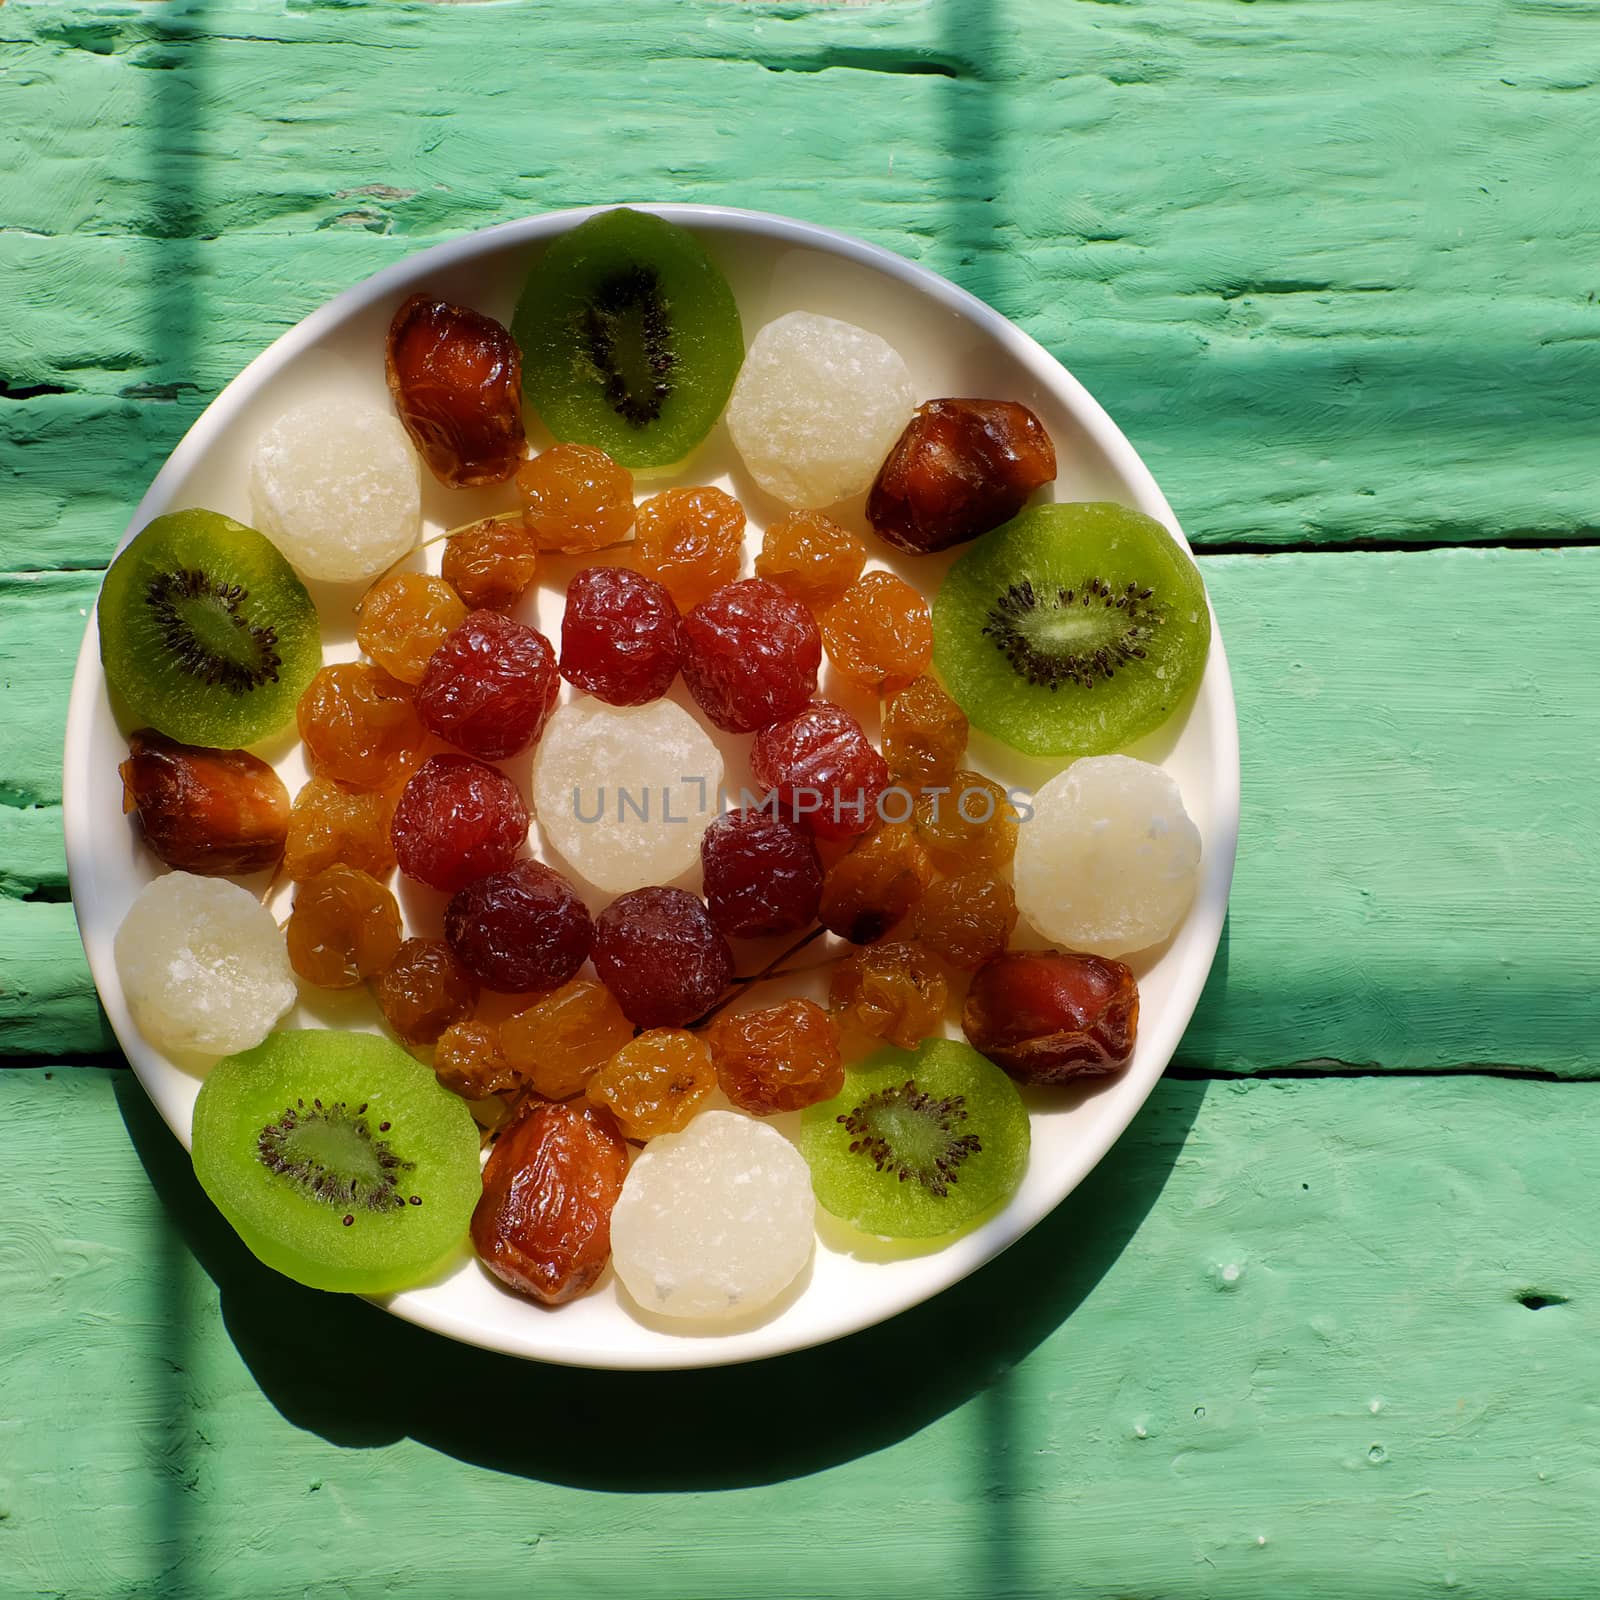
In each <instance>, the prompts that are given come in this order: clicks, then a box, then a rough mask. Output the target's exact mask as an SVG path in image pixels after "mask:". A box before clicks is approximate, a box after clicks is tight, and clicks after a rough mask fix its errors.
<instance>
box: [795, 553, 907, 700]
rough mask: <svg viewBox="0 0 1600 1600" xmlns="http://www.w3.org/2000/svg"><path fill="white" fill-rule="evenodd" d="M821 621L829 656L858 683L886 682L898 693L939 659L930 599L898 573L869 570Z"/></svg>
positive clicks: (887, 686) (890, 688)
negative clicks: (935, 652) (928, 600)
mask: <svg viewBox="0 0 1600 1600" xmlns="http://www.w3.org/2000/svg"><path fill="white" fill-rule="evenodd" d="M817 620H818V623H819V625H820V626H821V628H822V646H823V648H824V649H825V650H826V651H827V652H828V659H829V660H830V661H831V662H832V663H833V664H834V666H835V667H837V668H838V670H839V671H840V672H842V673H843V674H844V676H845V677H847V678H850V679H853V680H854V681H855V682H856V683H865V684H874V685H875V684H880V683H881V684H883V685H884V686H885V687H886V688H888V689H889V690H890V691H891V692H892V691H893V690H895V689H898V688H899V687H900V686H901V685H902V684H906V683H909V682H910V681H911V680H912V679H913V678H915V677H918V676H919V675H920V674H922V673H924V672H926V671H927V670H928V663H929V662H930V661H931V660H932V659H933V613H932V612H931V611H929V609H928V602H927V601H926V600H924V599H923V598H922V596H921V595H920V594H918V593H917V591H916V590H915V589H913V588H912V587H911V585H910V584H909V583H907V582H906V581H905V579H904V578H897V577H896V576H895V575H894V574H893V573H892V572H869V573H868V574H867V575H866V576H865V577H864V578H861V579H859V580H858V581H857V582H855V583H853V584H851V585H850V587H849V588H848V589H846V590H845V592H844V593H843V594H842V595H840V596H839V598H838V599H837V600H835V601H834V602H833V604H832V605H831V606H829V607H827V609H826V610H824V611H823V613H822V615H821V616H820V617H819V618H818V619H817Z"/></svg>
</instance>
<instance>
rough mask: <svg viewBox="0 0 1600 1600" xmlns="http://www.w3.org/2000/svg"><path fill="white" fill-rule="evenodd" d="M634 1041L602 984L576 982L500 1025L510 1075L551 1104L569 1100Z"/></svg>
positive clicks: (616, 1005)
mask: <svg viewBox="0 0 1600 1600" xmlns="http://www.w3.org/2000/svg"><path fill="white" fill-rule="evenodd" d="M632 1037H633V1024H632V1023H631V1022H629V1021H628V1019H627V1018H626V1017H625V1016H623V1014H622V1008H621V1007H620V1006H619V1005H618V1004H617V1002H616V1001H615V1000H614V999H613V998H612V996H611V992H610V990H608V989H607V988H606V987H605V986H604V985H603V984H599V983H595V982H593V981H592V980H591V979H588V978H574V979H572V980H571V982H569V983H564V984H562V986H561V987H560V988H559V989H554V990H552V991H551V992H550V993H549V994H547V995H545V996H544V997H543V998H542V999H540V1000H539V1001H537V1002H536V1003H535V1004H534V1005H531V1006H529V1007H528V1009H527V1010H526V1011H519V1012H518V1013H517V1014H516V1016H514V1017H508V1018H507V1019H506V1020H505V1021H504V1022H502V1023H501V1024H500V1048H501V1049H502V1050H504V1051H505V1055H506V1060H507V1061H508V1062H510V1063H511V1066H512V1069H513V1070H514V1071H515V1072H517V1073H518V1074H519V1075H520V1076H521V1077H522V1078H524V1079H526V1080H527V1082H529V1083H531V1084H532V1085H533V1086H534V1088H535V1089H537V1090H538V1091H539V1093H540V1094H542V1095H543V1096H544V1097H545V1099H547V1100H568V1099H570V1098H571V1097H572V1096H573V1095H575V1094H581V1093H582V1092H583V1087H584V1085H585V1084H586V1083H587V1082H588V1081H589V1079H590V1078H591V1077H593V1076H594V1074H595V1073H596V1072H598V1071H599V1070H600V1068H601V1067H602V1066H604V1065H605V1063H606V1062H607V1061H609V1060H610V1059H611V1057H612V1056H614V1055H615V1054H616V1053H617V1051H618V1050H620V1049H621V1048H622V1046H623V1045H625V1044H626V1043H627V1042H628V1040H629V1039H631V1038H632Z"/></svg>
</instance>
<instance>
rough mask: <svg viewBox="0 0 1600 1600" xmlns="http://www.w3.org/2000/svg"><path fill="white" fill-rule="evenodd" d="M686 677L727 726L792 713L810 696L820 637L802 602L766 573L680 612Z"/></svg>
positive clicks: (749, 727)
mask: <svg viewBox="0 0 1600 1600" xmlns="http://www.w3.org/2000/svg"><path fill="white" fill-rule="evenodd" d="M683 643H684V653H683V679H684V682H685V683H687V684H688V685H689V692H690V693H691V694H692V695H693V696H694V697H695V700H696V701H697V702H698V703H699V706H700V709H701V710H702V711H704V712H705V714H706V715H707V716H708V717H709V718H710V719H711V720H712V721H713V722H714V723H716V725H717V726H718V727H719V728H723V729H726V730H727V731H728V732H729V733H753V732H755V731H756V730H757V729H758V728H769V727H771V726H772V724H773V723H774V722H781V721H783V719H784V718H785V717H791V716H793V715H794V714H795V712H796V711H798V710H799V709H800V707H801V706H803V705H804V704H805V703H806V701H807V700H809V699H810V698H811V695H812V692H813V690H815V688H816V687H817V668H818V667H819V666H820V665H821V664H822V636H821V634H820V633H818V631H817V624H816V622H815V621H814V620H813V618H812V615H811V613H810V612H809V611H807V610H806V608H805V607H804V606H803V605H802V604H801V603H800V602H799V601H798V600H796V599H795V598H794V596H793V595H790V594H785V593H784V591H783V590H782V589H780V588H779V587H778V586H777V584H775V583H768V582H767V581H766V580H765V579H764V578H745V579H743V580H741V581H740V582H739V583H730V584H726V585H724V586H723V587H722V588H721V589H718V590H717V591H716V592H715V593H714V594H712V595H711V596H710V597H709V598H708V599H706V600H702V601H701V602H700V604H699V605H697V606H696V607H695V608H694V610H693V611H691V612H690V613H689V614H688V616H686V617H685V618H684V619H683Z"/></svg>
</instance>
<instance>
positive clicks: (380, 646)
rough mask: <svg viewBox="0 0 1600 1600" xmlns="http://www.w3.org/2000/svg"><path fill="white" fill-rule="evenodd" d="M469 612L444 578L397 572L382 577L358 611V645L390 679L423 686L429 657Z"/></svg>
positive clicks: (365, 596) (369, 590)
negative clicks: (423, 677) (423, 676)
mask: <svg viewBox="0 0 1600 1600" xmlns="http://www.w3.org/2000/svg"><path fill="white" fill-rule="evenodd" d="M466 616H467V608H466V607H465V606H464V605H462V603H461V600H460V597H459V596H458V595H457V594H456V592H455V590H454V589H452V588H451V587H450V585H449V584H448V583H446V582H445V581H444V579H443V578H430V577H429V576H428V575H427V574H426V573H424V572H396V573H393V574H391V575H390V576H389V577H387V578H380V579H379V580H378V581H377V582H376V583H375V584H373V586H372V587H371V588H370V589H368V590H367V592H366V593H365V594H364V595H363V596H362V597H361V604H360V605H359V606H357V607H356V643H357V644H359V645H360V646H361V648H362V649H363V650H365V651H366V653H367V654H368V655H369V656H371V657H372V659H373V660H374V661H375V662H376V663H377V664H378V665H379V666H380V667H382V668H383V670H384V671H385V672H387V673H388V674H389V676H390V677H392V678H398V679H399V680H400V681H401V682H402V683H421V682H422V674H423V672H424V671H425V670H426V668H427V665H428V657H429V656H431V655H432V654H433V652H434V651H435V650H437V649H438V648H439V646H440V645H441V644H442V643H443V642H444V636H445V635H446V634H447V633H449V631H450V630H451V629H452V628H453V627H455V625H456V624H457V623H458V622H464V621H465V620H466Z"/></svg>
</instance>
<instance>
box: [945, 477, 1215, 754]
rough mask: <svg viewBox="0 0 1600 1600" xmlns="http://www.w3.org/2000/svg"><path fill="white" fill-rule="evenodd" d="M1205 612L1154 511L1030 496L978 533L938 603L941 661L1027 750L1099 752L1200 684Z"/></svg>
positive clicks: (949, 682) (970, 701)
mask: <svg viewBox="0 0 1600 1600" xmlns="http://www.w3.org/2000/svg"><path fill="white" fill-rule="evenodd" d="M1210 643H1211V613H1210V611H1209V610H1208V609H1207V606H1206V592H1205V586H1204V585H1203V584H1202V583H1201V581H1200V574H1199V572H1198V571H1197V570H1196V568H1195V564H1194V562H1193V561H1191V560H1190V559H1189V557H1188V556H1187V555H1186V554H1185V553H1184V551H1183V549H1182V548H1181V546H1179V544H1178V543H1177V541H1176V540H1175V539H1174V538H1173V537H1172V535H1171V534H1170V533H1168V532H1167V530H1166V529H1165V528H1163V527H1162V526H1161V524H1160V523H1159V522H1157V521H1156V520H1155V519H1154V518H1153V517H1147V516H1145V515H1144V514H1143V513H1142V512H1139V511H1130V510H1129V509H1128V508H1127V507H1125V506H1118V505H1111V504H1108V503H1105V502H1091V503H1083V504H1074V505H1044V506H1035V507H1034V508H1032V509H1031V510H1028V511H1024V512H1022V513H1021V514H1020V515H1019V516H1016V517H1013V518H1012V520H1011V521H1010V522H1008V523H1006V524H1005V525H1004V526H1003V527H999V528H996V529H995V530H994V532H993V533H988V534H985V535H984V536H983V538H981V539H980V540H978V542H977V543H976V544H975V545H973V546H972V548H971V549H970V550H968V551H967V553H966V554H965V555H963V556H962V557H961V559H960V560H958V561H957V562H956V564H955V565H954V566H953V567H952V568H951V569H950V572H949V574H948V576H947V577H946V578H945V581H944V584H943V585H942V587H941V588H940V590H939V594H938V598H937V599H936V600H935V601H934V605H933V664H934V666H935V667H936V668H937V669H938V672H939V676H940V677H941V678H942V679H943V680H944V684H945V687H946V688H947V689H948V690H949V691H950V693H951V695H952V696H954V698H955V699H956V701H957V702H958V703H959V704H960V706H961V709H962V710H963V711H965V712H966V714H967V716H968V718H969V719H970V720H971V721H972V723H973V725H974V726H976V727H979V728H982V729H983V730H984V732H985V733H992V734H993V735H994V736H995V737H996V738H997V739H1003V740H1004V741H1005V742H1006V743H1007V744H1009V745H1011V746H1013V747H1014V748H1015V749H1018V750H1022V751H1025V752H1026V753H1027V754H1028V755H1033V756H1090V755H1104V754H1106V753H1107V752H1109V751H1113V750H1118V749H1120V748H1121V747H1122V746H1124V745H1126V744H1128V743H1130V742H1131V741H1132V740H1134V739H1137V738H1139V737H1140V736H1141V735H1142V734H1146V733H1149V732H1150V731H1151V730H1152V729H1154V728H1158V727H1159V726H1160V725H1161V724H1162V723H1163V722H1165V721H1166V720H1167V718H1168V717H1169V716H1171V714H1172V712H1173V711H1174V710H1175V709H1176V708H1177V706H1178V705H1179V704H1180V702H1181V701H1182V700H1183V697H1184V696H1185V695H1186V694H1187V693H1188V692H1189V690H1190V689H1191V688H1193V687H1194V685H1195V683H1196V682H1198V681H1199V678H1200V674H1201V672H1202V671H1203V670H1204V668H1205V664H1206V651H1207V649H1208V648H1209V646H1210Z"/></svg>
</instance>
